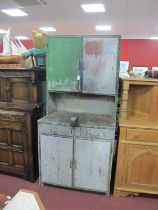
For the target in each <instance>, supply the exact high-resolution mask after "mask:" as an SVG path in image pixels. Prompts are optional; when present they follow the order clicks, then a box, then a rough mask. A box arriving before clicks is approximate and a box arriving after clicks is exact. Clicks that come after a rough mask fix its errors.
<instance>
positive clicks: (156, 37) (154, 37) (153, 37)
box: [150, 36, 158, 39]
mask: <svg viewBox="0 0 158 210" xmlns="http://www.w3.org/2000/svg"><path fill="white" fill-rule="evenodd" d="M150 39H158V36H152V37H150Z"/></svg>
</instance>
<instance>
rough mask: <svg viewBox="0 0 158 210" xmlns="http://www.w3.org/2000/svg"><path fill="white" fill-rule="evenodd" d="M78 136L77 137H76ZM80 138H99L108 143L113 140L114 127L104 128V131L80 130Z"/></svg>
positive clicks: (94, 129) (82, 128)
mask: <svg viewBox="0 0 158 210" xmlns="http://www.w3.org/2000/svg"><path fill="white" fill-rule="evenodd" d="M76 136H79V135H76ZM80 136H81V137H82V138H92V137H93V138H94V137H95V138H97V139H98V138H99V139H104V141H105V140H107V141H109V140H113V139H114V136H115V127H113V128H106V129H101V128H100V129H99V128H97V129H96V128H84V127H81V128H80Z"/></svg>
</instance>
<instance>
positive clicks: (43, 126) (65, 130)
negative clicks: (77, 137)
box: [38, 123, 73, 136]
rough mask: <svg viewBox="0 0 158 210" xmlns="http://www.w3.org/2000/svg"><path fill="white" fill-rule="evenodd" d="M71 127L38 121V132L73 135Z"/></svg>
mask: <svg viewBox="0 0 158 210" xmlns="http://www.w3.org/2000/svg"><path fill="white" fill-rule="evenodd" d="M72 130H73V129H72V128H71V127H70V126H65V125H64V126H62V125H55V124H50V123H39V124H38V132H39V134H41V133H52V134H55V135H59V136H73V131H72Z"/></svg>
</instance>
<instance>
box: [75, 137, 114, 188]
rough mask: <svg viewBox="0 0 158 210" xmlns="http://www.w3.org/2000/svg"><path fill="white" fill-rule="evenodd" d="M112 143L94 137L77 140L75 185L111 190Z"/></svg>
mask: <svg viewBox="0 0 158 210" xmlns="http://www.w3.org/2000/svg"><path fill="white" fill-rule="evenodd" d="M111 144H112V143H111V142H107V141H101V140H93V139H89V140H88V139H87V140H85V139H83V140H82V139H77V140H76V141H75V154H74V161H75V172H74V173H75V187H78V188H82V189H89V190H94V191H102V192H108V191H109V182H110V180H109V179H110V170H111Z"/></svg>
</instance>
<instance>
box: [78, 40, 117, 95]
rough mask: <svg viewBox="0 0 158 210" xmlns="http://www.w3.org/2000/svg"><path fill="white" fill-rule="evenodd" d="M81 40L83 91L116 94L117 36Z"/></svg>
mask: <svg viewBox="0 0 158 210" xmlns="http://www.w3.org/2000/svg"><path fill="white" fill-rule="evenodd" d="M83 42H84V43H83V45H84V46H83V62H84V67H83V86H82V90H83V92H84V93H95V94H116V78H117V77H116V75H117V71H118V69H117V68H118V66H117V64H118V51H119V39H118V37H116V38H114V37H113V38H110V37H109V38H107V37H106V38H104V37H103V38H100V37H99V38H98V37H96V38H91V37H89V38H84V39H83Z"/></svg>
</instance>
